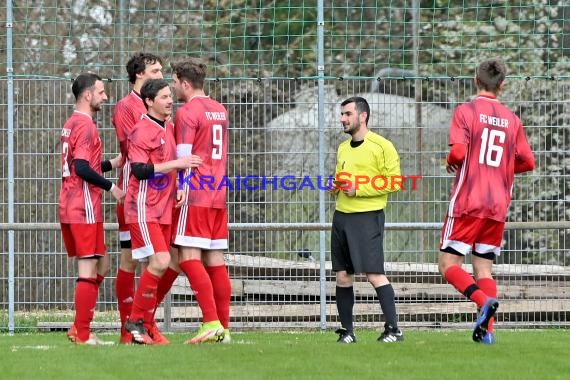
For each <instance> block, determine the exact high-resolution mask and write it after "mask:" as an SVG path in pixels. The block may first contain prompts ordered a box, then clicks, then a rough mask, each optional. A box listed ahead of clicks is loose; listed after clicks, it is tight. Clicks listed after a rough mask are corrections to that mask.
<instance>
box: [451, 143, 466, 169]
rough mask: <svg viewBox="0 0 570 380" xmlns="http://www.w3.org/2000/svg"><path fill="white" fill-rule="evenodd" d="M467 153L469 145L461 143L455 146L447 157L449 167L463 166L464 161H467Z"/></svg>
mask: <svg viewBox="0 0 570 380" xmlns="http://www.w3.org/2000/svg"><path fill="white" fill-rule="evenodd" d="M466 153H467V145H465V144H461V143H457V144H453V145H452V146H451V150H450V151H449V155H448V156H447V163H448V164H449V165H461V164H462V163H463V160H465V154H466Z"/></svg>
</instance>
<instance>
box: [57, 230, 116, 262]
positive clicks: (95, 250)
mask: <svg viewBox="0 0 570 380" xmlns="http://www.w3.org/2000/svg"><path fill="white" fill-rule="evenodd" d="M61 234H62V235H63V243H64V244H65V249H66V250H67V256H68V257H77V258H87V257H95V256H99V257H103V256H105V255H106V254H107V247H105V231H104V230H103V223H92V224H87V223H61Z"/></svg>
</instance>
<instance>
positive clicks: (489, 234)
mask: <svg viewBox="0 0 570 380" xmlns="http://www.w3.org/2000/svg"><path fill="white" fill-rule="evenodd" d="M504 230H505V222H498V221H496V220H493V219H481V218H475V217H472V216H467V215H464V216H461V217H450V216H446V218H445V222H444V223H443V229H442V231H441V241H440V249H444V248H447V247H451V248H453V249H454V250H456V251H457V252H459V253H461V254H463V255H467V254H469V253H471V251H475V252H477V253H481V254H485V253H490V252H493V253H494V254H495V255H497V256H499V255H500V254H501V242H502V240H503V231H504Z"/></svg>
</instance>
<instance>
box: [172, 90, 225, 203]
mask: <svg viewBox="0 0 570 380" xmlns="http://www.w3.org/2000/svg"><path fill="white" fill-rule="evenodd" d="M228 125H229V121H228V111H227V110H226V108H225V107H224V106H223V105H222V104H220V103H218V102H217V101H215V100H213V99H211V98H210V97H209V96H196V97H193V98H192V99H190V100H189V101H188V102H186V103H185V104H184V105H183V106H181V107H180V108H179V109H178V110H177V111H176V121H175V123H174V126H175V136H176V144H192V154H194V155H197V156H200V157H201V158H202V164H200V166H198V167H197V168H195V169H193V171H192V174H191V177H188V173H189V170H187V171H186V173H187V176H186V179H187V180H185V182H187V181H188V182H190V185H186V184H185V186H187V188H188V189H189V190H190V191H188V199H187V203H188V204H189V205H193V206H200V207H211V208H226V195H227V187H228V186H229V183H228V180H227V177H226V166H227V156H228V152H227V150H228Z"/></svg>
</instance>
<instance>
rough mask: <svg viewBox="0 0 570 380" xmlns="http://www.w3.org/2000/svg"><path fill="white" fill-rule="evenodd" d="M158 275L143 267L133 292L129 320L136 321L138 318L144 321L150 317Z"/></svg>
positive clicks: (154, 302)
mask: <svg viewBox="0 0 570 380" xmlns="http://www.w3.org/2000/svg"><path fill="white" fill-rule="evenodd" d="M159 281H160V277H158V276H155V275H154V274H152V273H150V272H149V270H148V268H147V269H145V270H144V271H143V273H142V275H141V278H140V280H139V285H138V287H137V290H136V292H135V299H134V300H133V309H132V311H131V315H130V316H129V320H131V321H133V322H136V321H137V320H139V319H142V320H144V321H145V322H150V321H148V320H149V319H151V318H152V316H153V315H154V309H155V307H156V292H157V289H158V282H159Z"/></svg>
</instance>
